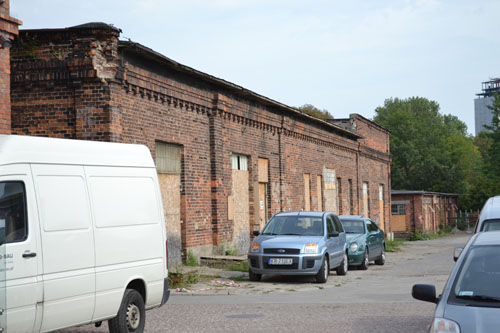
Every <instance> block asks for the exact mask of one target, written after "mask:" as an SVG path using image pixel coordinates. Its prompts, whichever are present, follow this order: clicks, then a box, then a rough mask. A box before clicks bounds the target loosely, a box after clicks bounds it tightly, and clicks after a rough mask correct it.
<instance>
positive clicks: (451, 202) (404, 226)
mask: <svg viewBox="0 0 500 333" xmlns="http://www.w3.org/2000/svg"><path fill="white" fill-rule="evenodd" d="M391 199H392V202H391V227H392V231H393V232H394V234H395V235H396V236H397V235H401V236H405V235H407V234H408V233H409V232H416V231H420V232H423V233H435V232H437V231H439V228H440V226H441V227H445V226H448V225H449V222H450V220H451V219H453V218H455V217H456V216H457V211H458V207H457V199H458V194H455V193H438V192H426V191H406V190H393V191H391Z"/></svg>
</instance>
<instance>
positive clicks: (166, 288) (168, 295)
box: [160, 277, 170, 306]
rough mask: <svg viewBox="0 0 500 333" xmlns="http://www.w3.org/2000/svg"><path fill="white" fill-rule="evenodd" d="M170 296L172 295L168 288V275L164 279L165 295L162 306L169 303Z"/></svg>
mask: <svg viewBox="0 0 500 333" xmlns="http://www.w3.org/2000/svg"><path fill="white" fill-rule="evenodd" d="M169 297H170V289H168V277H166V278H164V279H163V297H162V299H161V304H160V306H162V305H163V304H165V303H167V301H168V298H169Z"/></svg>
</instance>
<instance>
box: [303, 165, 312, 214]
mask: <svg viewBox="0 0 500 333" xmlns="http://www.w3.org/2000/svg"><path fill="white" fill-rule="evenodd" d="M304 210H306V211H310V210H311V175H310V174H308V173H305V174H304Z"/></svg>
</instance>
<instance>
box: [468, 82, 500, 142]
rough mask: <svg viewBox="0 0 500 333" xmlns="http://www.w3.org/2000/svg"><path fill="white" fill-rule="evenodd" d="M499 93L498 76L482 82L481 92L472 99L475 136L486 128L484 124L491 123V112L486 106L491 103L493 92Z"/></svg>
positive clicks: (499, 83)
mask: <svg viewBox="0 0 500 333" xmlns="http://www.w3.org/2000/svg"><path fill="white" fill-rule="evenodd" d="M495 92H496V93H499V94H500V78H496V79H491V80H490V81H486V82H483V92H481V93H479V94H476V95H477V98H476V99H475V100H474V115H475V124H476V136H477V135H478V134H479V132H481V131H484V130H486V129H485V128H484V125H491V119H492V117H493V112H492V111H491V110H490V109H489V108H488V106H490V105H492V104H493V94H494V93H495Z"/></svg>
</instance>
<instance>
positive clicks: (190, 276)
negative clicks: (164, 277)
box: [168, 271, 213, 289]
mask: <svg viewBox="0 0 500 333" xmlns="http://www.w3.org/2000/svg"><path fill="white" fill-rule="evenodd" d="M211 280H213V276H206V275H200V274H199V273H198V271H192V272H188V273H172V272H168V287H169V288H170V289H176V288H186V289H189V287H190V285H192V284H196V283H199V282H208V281H211Z"/></svg>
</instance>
